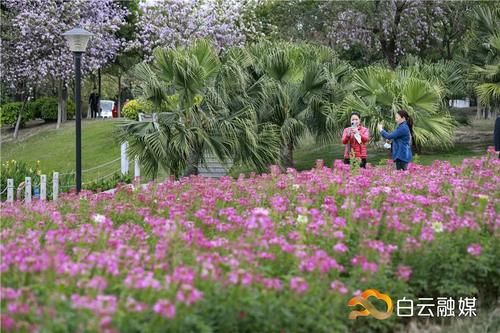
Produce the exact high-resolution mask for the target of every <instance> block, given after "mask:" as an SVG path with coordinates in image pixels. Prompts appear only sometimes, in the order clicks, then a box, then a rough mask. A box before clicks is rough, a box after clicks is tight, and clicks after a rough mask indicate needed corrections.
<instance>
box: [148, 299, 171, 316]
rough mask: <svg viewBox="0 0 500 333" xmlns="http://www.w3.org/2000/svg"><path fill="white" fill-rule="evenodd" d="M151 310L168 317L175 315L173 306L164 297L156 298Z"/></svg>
mask: <svg viewBox="0 0 500 333" xmlns="http://www.w3.org/2000/svg"><path fill="white" fill-rule="evenodd" d="M153 311H154V312H155V313H157V314H159V315H160V316H163V317H166V318H168V319H172V318H174V317H175V306H174V305H173V304H172V303H170V302H169V301H168V300H165V299H160V300H158V301H157V302H156V304H155V305H154V306H153Z"/></svg>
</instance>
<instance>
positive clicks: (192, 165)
mask: <svg viewBox="0 0 500 333" xmlns="http://www.w3.org/2000/svg"><path fill="white" fill-rule="evenodd" d="M200 157H201V155H200V153H199V152H197V151H192V152H191V153H190V154H189V156H188V160H187V168H186V171H185V172H184V177H189V176H191V175H197V174H198V164H199V163H200Z"/></svg>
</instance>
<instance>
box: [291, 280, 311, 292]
mask: <svg viewBox="0 0 500 333" xmlns="http://www.w3.org/2000/svg"><path fill="white" fill-rule="evenodd" d="M307 288H308V285H307V282H306V280H304V279H303V278H301V277H293V278H292V279H291V280H290V289H292V290H293V291H295V292H296V293H298V294H303V293H305V292H306V291H307Z"/></svg>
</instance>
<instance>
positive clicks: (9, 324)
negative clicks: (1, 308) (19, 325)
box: [0, 313, 16, 331]
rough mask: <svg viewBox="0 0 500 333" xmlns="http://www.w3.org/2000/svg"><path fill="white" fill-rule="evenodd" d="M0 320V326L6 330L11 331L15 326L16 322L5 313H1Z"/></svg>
mask: <svg viewBox="0 0 500 333" xmlns="http://www.w3.org/2000/svg"><path fill="white" fill-rule="evenodd" d="M0 318H1V319H0V320H1V327H2V328H3V329H4V330H6V331H11V330H14V326H16V322H15V320H14V319H13V318H12V317H9V316H8V315H6V314H5V313H2V316H0Z"/></svg>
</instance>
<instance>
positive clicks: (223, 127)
mask: <svg viewBox="0 0 500 333" xmlns="http://www.w3.org/2000/svg"><path fill="white" fill-rule="evenodd" d="M244 61H245V57H244V56H241V54H239V53H238V52H235V53H233V54H232V55H228V56H227V58H226V59H225V62H224V63H221V61H220V59H219V57H218V55H217V52H216V49H215V48H214V47H213V46H211V45H210V44H209V43H208V42H207V41H197V42H195V43H194V44H192V45H190V46H189V47H179V48H175V49H165V48H157V49H156V50H155V51H154V52H153V61H152V62H151V63H150V64H148V63H141V64H139V65H137V67H136V69H135V70H134V73H135V75H136V79H137V80H138V82H139V85H138V87H137V89H136V95H137V96H140V98H144V99H146V100H149V101H151V102H153V103H154V104H155V106H156V112H157V113H158V121H157V122H135V121H124V123H123V124H122V125H121V128H122V131H121V140H124V141H125V140H126V141H129V142H130V153H131V154H132V155H137V156H139V159H140V161H141V165H142V166H143V167H144V169H145V172H146V173H148V174H151V175H153V176H155V175H156V174H157V173H158V170H159V168H160V167H161V168H163V169H165V170H166V171H168V172H169V173H170V174H171V175H175V176H177V177H178V176H181V175H186V176H188V175H192V174H196V173H197V167H198V165H199V164H200V163H204V161H205V156H206V154H211V155H214V156H215V157H216V158H218V159H219V160H220V161H221V162H224V161H227V160H228V159H232V160H233V161H234V162H235V163H239V162H243V163H246V164H249V165H250V166H252V167H253V168H256V169H259V170H264V169H265V167H266V166H267V165H269V164H271V163H274V162H275V161H276V160H277V157H278V152H279V141H278V139H277V135H276V134H275V132H276V130H277V129H276V128H275V127H274V126H272V125H269V124H264V125H258V124H256V122H255V117H256V116H255V110H254V109H253V108H252V105H251V104H248V103H245V102H242V100H241V97H243V96H244V95H246V94H247V93H246V91H248V90H251V88H252V87H251V85H249V84H248V78H247V77H246V73H244V72H243V71H241V67H240V65H241V63H242V62H244Z"/></svg>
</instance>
